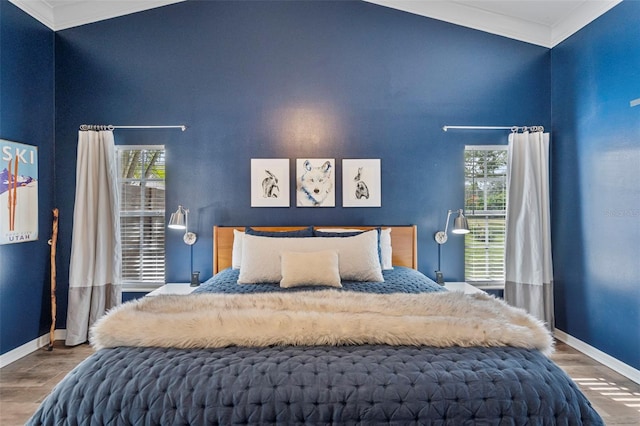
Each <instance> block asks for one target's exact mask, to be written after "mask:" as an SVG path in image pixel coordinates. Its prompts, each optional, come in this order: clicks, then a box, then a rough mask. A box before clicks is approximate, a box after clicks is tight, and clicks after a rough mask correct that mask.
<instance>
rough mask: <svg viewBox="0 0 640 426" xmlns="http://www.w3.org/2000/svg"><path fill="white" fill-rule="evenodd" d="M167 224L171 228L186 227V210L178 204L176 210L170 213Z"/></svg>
mask: <svg viewBox="0 0 640 426" xmlns="http://www.w3.org/2000/svg"><path fill="white" fill-rule="evenodd" d="M168 226H169V228H171V229H186V228H187V220H186V212H185V210H184V208H182V206H178V210H176V212H175V213H171V218H170V219H169V225H168Z"/></svg>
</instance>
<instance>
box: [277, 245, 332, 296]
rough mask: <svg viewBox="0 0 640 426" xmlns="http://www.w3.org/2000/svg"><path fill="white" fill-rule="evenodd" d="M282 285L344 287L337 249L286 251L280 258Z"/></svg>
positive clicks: (284, 286) (289, 286)
mask: <svg viewBox="0 0 640 426" xmlns="http://www.w3.org/2000/svg"><path fill="white" fill-rule="evenodd" d="M280 265H281V274H282V279H281V280H280V287H282V288H291V287H305V286H312V285H326V286H329V287H342V284H341V283H340V269H339V267H338V252H337V251H336V250H323V251H312V252H308V253H297V252H289V251H285V252H283V253H282V255H281V260H280Z"/></svg>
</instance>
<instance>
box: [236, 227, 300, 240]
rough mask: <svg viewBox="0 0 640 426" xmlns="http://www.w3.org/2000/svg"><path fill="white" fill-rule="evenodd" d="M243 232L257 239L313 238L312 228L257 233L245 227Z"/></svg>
mask: <svg viewBox="0 0 640 426" xmlns="http://www.w3.org/2000/svg"><path fill="white" fill-rule="evenodd" d="M244 232H245V233H246V234H248V235H256V236H259V237H282V238H285V237H286V238H292V237H293V238H303V237H313V226H308V227H306V228H305V229H299V230H297V231H258V230H256V229H253V228H251V227H250V226H247V227H246V228H244Z"/></svg>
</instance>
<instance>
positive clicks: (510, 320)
mask: <svg viewBox="0 0 640 426" xmlns="http://www.w3.org/2000/svg"><path fill="white" fill-rule="evenodd" d="M356 228H358V229H360V230H361V231H364V232H360V233H357V231H356V230H355V228H353V227H349V229H339V228H334V229H329V230H326V231H320V232H318V229H317V228H316V229H308V228H304V227H279V228H256V229H254V230H251V231H252V232H253V231H257V232H258V234H259V233H260V232H302V233H303V234H304V233H305V232H307V233H308V232H311V233H312V235H319V236H307V234H304V235H305V236H291V237H287V238H281V237H280V236H273V235H268V234H262V235H254V234H249V235H248V233H245V234H244V236H241V237H238V235H239V234H238V233H239V232H240V231H244V228H241V227H237V228H234V227H215V228H214V259H213V264H214V271H215V274H214V276H213V277H212V278H211V279H210V280H208V281H207V282H205V283H203V284H202V285H201V286H200V287H199V288H198V289H197V290H196V291H195V292H194V294H191V295H187V296H177V295H173V296H171V295H167V296H157V297H153V298H152V297H147V298H144V299H141V300H139V301H133V302H128V303H126V304H124V305H122V306H121V307H118V308H116V309H114V310H112V311H111V312H109V313H108V314H107V315H105V317H103V318H101V319H100V320H99V321H98V323H97V324H96V325H95V326H94V327H93V328H92V344H93V345H94V347H96V349H97V350H96V352H95V353H94V354H92V355H91V356H90V357H89V358H87V359H86V360H85V361H84V362H82V363H81V364H80V365H78V366H77V367H76V368H75V369H74V370H73V371H71V372H70V373H69V374H68V375H67V376H66V377H65V378H64V379H63V380H62V381H61V382H60V383H59V384H58V385H57V386H56V387H55V388H54V390H53V391H52V393H51V394H50V395H49V396H48V397H47V398H46V399H45V400H44V401H43V403H42V404H41V406H40V408H39V409H38V411H37V412H36V413H35V414H34V415H33V417H32V418H31V419H30V421H29V422H28V424H31V425H39V424H92V425H94V424H96V425H97V424H123V425H124V424H136V425H137V424H147V425H153V424H163V425H168V424H171V425H177V424H192V425H196V424H197V425H204V424H207V425H217V424H224V425H227V424H253V425H258V424H259V425H272V424H312V425H325V424H349V425H350V424H364V425H370V424H394V425H405V424H430V425H464V424H468V425H472V424H483V425H520V424H527V425H552V424H553V425H580V424H584V425H601V424H603V422H602V420H601V419H600V417H599V416H598V414H597V413H596V412H595V410H593V408H592V407H591V405H590V403H589V401H588V400H587V399H586V398H585V397H584V395H583V394H582V393H581V392H580V391H579V389H578V388H577V386H576V385H575V384H574V383H573V382H572V381H571V379H570V378H569V377H568V376H567V375H566V374H565V373H564V372H563V371H562V370H561V369H560V368H559V367H558V366H557V365H555V364H554V363H553V362H552V361H551V360H550V359H549V358H548V356H547V355H548V353H549V352H550V351H551V350H552V346H551V337H550V335H549V333H548V332H547V331H546V329H544V327H543V326H542V325H541V324H540V323H538V322H537V321H536V320H534V319H533V318H531V317H529V316H528V315H526V314H525V313H524V312H522V311H520V310H517V309H514V308H510V307H508V306H507V305H506V304H504V303H503V302H502V301H500V300H499V299H495V298H493V297H492V296H488V295H484V294H479V295H465V294H463V293H454V292H447V291H446V290H444V289H443V288H442V287H441V286H439V285H438V284H436V283H434V282H433V281H431V280H430V279H429V278H427V277H426V276H424V275H423V274H421V273H420V272H418V271H417V270H416V269H417V255H416V239H417V230H416V227H415V226H401V227H391V228H385V229H384V231H385V232H384V233H383V230H380V229H376V228H369V227H356ZM234 230H235V231H234ZM247 231H250V230H247ZM321 232H326V233H325V234H321ZM327 234H331V236H329V235H327ZM365 237H366V244H365V245H366V249H364V250H359V251H354V252H350V251H349V250H351V249H352V248H353V247H352V245H353V246H354V247H355V246H356V245H357V246H358V247H359V246H360V245H361V244H363V242H364V241H365ZM389 237H390V241H391V242H390V246H391V249H392V250H391V252H389V250H387V248H388V247H386V245H387V244H388V242H389V241H388V239H389ZM312 238H318V240H316V241H312V240H311V239H312ZM374 238H375V240H374ZM241 240H242V241H243V244H244V245H243V249H242V250H243V253H242V256H240V257H239V258H237V259H234V253H235V254H236V257H238V256H237V251H238V250H237V247H236V249H235V250H234V242H235V243H236V246H237V243H238V241H241ZM296 240H297V241H296ZM354 241H356V243H354ZM374 241H375V242H374ZM261 244H262V245H264V244H267V246H266V247H268V248H269V249H270V250H269V251H270V253H266V254H265V253H264V252H262V251H260V250H257V251H255V249H256V247H262V248H263V249H264V246H261ZM305 244H308V246H305ZM374 244H375V253H374V251H373V250H374V248H372V246H373V245H374ZM317 245H319V248H320V249H318V250H316V249H317V248H318V246H317ZM334 245H335V246H336V247H338V248H337V249H331V247H334ZM383 245H385V247H383ZM282 247H285V248H286V250H285V249H282ZM287 247H288V248H287ZM291 247H293V248H295V249H296V251H287V250H289V248H291ZM310 247H311V249H310ZM327 247H329V249H326V248H327ZM325 249H326V250H325ZM283 250H284V251H283ZM360 251H362V252H366V255H363V254H362V253H360ZM256 253H258V257H259V260H260V261H264V263H265V265H261V266H260V267H259V268H257V269H256V270H255V271H253V272H255V273H257V274H258V275H257V278H256V277H253V278H251V276H250V273H251V271H252V267H251V266H250V264H249V263H247V262H249V260H247V259H252V256H255V255H256ZM273 253H276V255H277V256H279V258H280V259H281V262H279V263H278V265H274V264H273V263H274V262H273V258H272V256H273ZM349 253H351V254H353V256H354V258H353V259H352V258H348V257H347V254H349ZM336 255H337V261H336ZM373 257H375V259H377V262H378V263H377V267H376V268H375V269H376V271H375V273H373V272H371V271H367V270H361V271H358V272H357V273H356V271H354V270H350V269H348V268H355V266H354V265H357V264H358V263H359V262H364V264H365V265H366V264H367V262H372V258H373ZM269 259H271V260H269ZM345 259H348V262H347V261H345ZM389 259H391V265H385V263H388V262H389ZM254 260H255V259H254ZM301 260H302V261H303V262H301ZM234 261H235V263H238V262H240V263H239V264H236V265H235V267H234ZM285 261H286V262H289V263H285ZM301 264H304V267H302V268H301V267H300V265H301ZM318 265H321V266H322V267H323V268H325V269H327V270H329V272H326V273H322V274H318V273H317V271H316V270H319V269H321V268H318V267H317V266H318ZM342 266H344V267H345V268H347V269H344V270H343V269H341V268H342ZM238 267H239V269H238ZM270 268H272V269H273V270H274V271H275V270H276V269H278V268H279V269H278V270H279V273H280V276H279V277H280V278H281V281H280V283H278V282H276V281H269V282H266V281H262V280H263V279H264V278H263V276H262V275H261V274H266V273H267V272H265V271H267V270H269V269H270ZM367 268H369V267H368V266H367V267H366V268H365V269H367ZM254 269H255V268H254ZM378 269H379V270H378ZM323 271H324V269H323ZM336 271H337V272H336ZM358 273H361V274H362V273H364V276H365V278H366V279H369V280H370V281H363V280H362V279H354V278H361V277H360V276H358ZM369 273H373V274H374V275H373V278H372V277H371V276H370V275H367V274H369ZM297 274H298V275H299V274H302V275H301V276H302V277H303V278H302V279H301V280H300V279H299V280H298V281H301V282H297V283H296V279H295V278H296V277H297V276H298V275H297ZM354 274H355V275H354ZM327 276H329V278H326V277H327ZM336 276H338V278H337V281H336V278H335V277H336ZM380 278H382V280H380ZM252 279H253V280H257V282H255V283H251V282H250V281H251V280H252ZM240 281H242V282H243V283H242V284H239V282H240ZM246 281H248V282H246ZM285 281H286V282H288V283H291V282H293V283H294V285H291V286H289V287H286V288H283V286H282V283H283V282H285Z"/></svg>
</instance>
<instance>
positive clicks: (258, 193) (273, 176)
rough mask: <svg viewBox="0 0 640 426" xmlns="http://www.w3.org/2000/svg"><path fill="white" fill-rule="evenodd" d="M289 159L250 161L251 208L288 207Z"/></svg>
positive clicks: (255, 159)
mask: <svg viewBox="0 0 640 426" xmlns="http://www.w3.org/2000/svg"><path fill="white" fill-rule="evenodd" d="M289 199H290V197H289V159H288V158H252V159H251V207H289V204H290V203H289Z"/></svg>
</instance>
